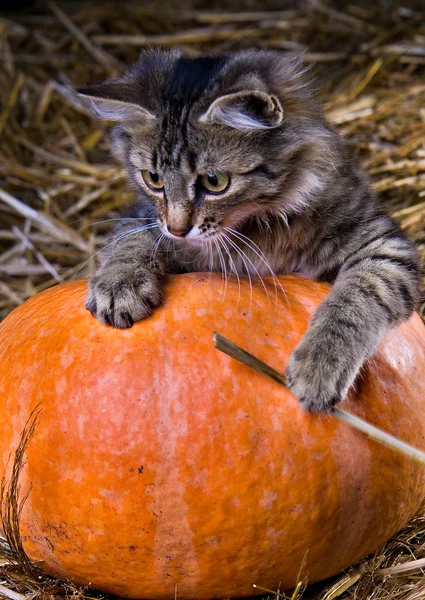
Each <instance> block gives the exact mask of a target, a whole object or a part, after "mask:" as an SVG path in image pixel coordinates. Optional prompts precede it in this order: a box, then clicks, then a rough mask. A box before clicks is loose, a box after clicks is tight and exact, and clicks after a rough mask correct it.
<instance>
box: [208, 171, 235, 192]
mask: <svg viewBox="0 0 425 600" xmlns="http://www.w3.org/2000/svg"><path fill="white" fill-rule="evenodd" d="M201 183H202V185H203V186H204V188H205V189H206V190H208V191H209V192H212V193H213V194H214V193H215V194H220V193H221V192H224V191H225V190H227V188H228V187H229V185H230V177H229V176H228V175H226V173H221V172H220V171H215V172H212V173H205V174H204V175H201Z"/></svg>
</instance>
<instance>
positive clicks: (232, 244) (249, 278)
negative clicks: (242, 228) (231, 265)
mask: <svg viewBox="0 0 425 600" xmlns="http://www.w3.org/2000/svg"><path fill="white" fill-rule="evenodd" d="M220 235H222V236H223V237H225V238H226V239H227V241H228V243H229V244H230V245H231V246H232V248H233V249H234V250H236V252H237V254H238V256H239V258H240V259H241V260H242V264H243V266H244V267H245V271H246V274H247V276H248V280H249V291H250V300H249V310H250V311H251V310H252V293H253V290H252V278H251V273H250V272H249V267H248V265H247V264H246V261H245V258H248V257H247V256H246V254H245V253H244V252H243V251H242V250H241V249H240V248H239V246H237V245H236V244H235V243H234V242H233V241H232V240H231V239H230V238H229V237H228V236H227V235H226V234H225V233H221V234H220Z"/></svg>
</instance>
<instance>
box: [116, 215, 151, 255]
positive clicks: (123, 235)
mask: <svg viewBox="0 0 425 600" xmlns="http://www.w3.org/2000/svg"><path fill="white" fill-rule="evenodd" d="M156 227H158V225H155V224H153V223H149V224H148V225H142V227H136V228H135V229H130V231H126V232H124V233H122V234H121V235H120V236H119V237H118V238H117V239H116V240H115V241H114V242H112V243H113V246H112V256H113V257H114V258H115V260H116V261H117V262H121V261H120V260H119V259H118V258H117V257H116V256H115V246H116V245H117V244H118V242H120V241H121V240H123V239H125V238H128V237H130V236H131V235H135V234H136V233H140V232H142V231H146V230H149V229H155V228H156Z"/></svg>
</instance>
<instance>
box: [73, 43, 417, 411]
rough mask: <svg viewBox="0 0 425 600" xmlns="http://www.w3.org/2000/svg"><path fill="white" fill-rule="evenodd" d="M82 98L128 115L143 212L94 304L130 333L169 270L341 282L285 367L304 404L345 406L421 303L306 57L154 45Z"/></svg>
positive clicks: (122, 117) (122, 119)
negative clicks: (383, 343) (200, 52)
mask: <svg viewBox="0 0 425 600" xmlns="http://www.w3.org/2000/svg"><path fill="white" fill-rule="evenodd" d="M80 93H81V95H82V96H83V97H84V98H85V99H86V101H87V102H88V103H89V104H90V105H91V107H92V108H93V110H94V111H95V112H96V114H97V115H98V116H99V117H100V118H102V119H108V120H114V121H116V122H117V126H116V128H115V130H114V135H113V142H114V143H113V147H114V152H115V155H116V156H118V157H119V158H120V159H121V161H122V162H123V163H124V165H125V166H126V169H127V172H128V175H129V177H130V180H131V181H132V182H133V183H134V185H135V186H136V188H137V203H136V206H135V209H134V213H133V215H132V217H137V218H140V219H141V220H140V221H136V223H137V224H138V225H139V224H141V226H140V227H136V228H135V227H134V223H135V221H134V219H133V220H131V219H129V220H128V222H127V225H126V226H123V228H122V232H123V233H122V235H121V236H120V237H119V241H118V243H116V245H115V247H114V251H113V253H110V254H109V256H108V257H107V258H106V260H104V262H103V264H102V265H101V266H100V267H99V268H98V270H97V271H96V273H95V274H94V276H93V277H92V279H91V281H90V285H89V294H88V298H87V302H86V306H87V308H88V310H89V311H90V312H91V313H92V314H93V315H94V316H95V317H97V318H98V319H100V320H101V321H102V322H103V323H106V324H108V325H112V326H113V327H119V328H126V327H131V325H132V324H133V323H134V322H135V321H139V320H141V319H144V318H146V317H147V316H149V315H150V314H151V313H152V311H153V310H154V309H155V307H157V306H158V305H159V304H160V303H161V300H162V288H163V284H164V279H165V276H166V274H167V273H182V272H188V271H209V270H210V269H212V270H214V271H227V273H230V272H237V273H238V274H240V275H246V274H248V273H249V274H250V276H254V277H255V276H258V274H260V275H270V270H272V271H273V272H274V273H298V274H301V275H304V276H307V277H311V278H314V279H317V280H320V281H327V282H332V283H334V286H333V289H332V291H331V293H330V294H329V296H328V297H327V298H326V299H325V300H324V302H323V303H322V304H321V305H320V306H319V308H318V309H317V310H316V313H315V314H314V316H313V318H312V319H311V322H310V325H309V327H308V330H307V332H306V333H305V335H304V336H303V338H302V340H301V342H300V344H299V346H298V347H297V348H296V350H295V351H294V353H293V354H292V357H291V359H290V362H289V365H288V366H287V371H286V375H287V378H288V382H289V385H290V388H291V390H292V392H293V393H294V394H295V395H296V396H298V398H299V400H300V401H301V404H302V405H303V406H304V407H305V408H307V409H310V410H313V411H327V410H329V409H330V408H331V407H333V406H334V405H335V404H336V403H337V402H339V401H340V400H342V399H343V398H344V396H345V395H346V394H347V391H348V389H349V387H350V386H351V385H352V384H353V382H354V380H355V378H356V375H357V374H358V372H359V369H360V368H361V366H362V364H363V363H364V361H365V359H366V358H367V357H368V356H370V355H371V354H372V353H373V352H374V350H375V348H376V346H377V344H378V342H379V341H380V339H381V338H382V337H383V336H384V335H385V333H387V331H388V330H389V329H390V328H392V327H394V326H396V325H397V324H398V323H400V322H401V321H403V320H405V319H407V318H408V317H409V316H410V314H411V313H412V311H413V310H414V307H415V302H416V301H417V298H418V282H419V274H418V259H417V255H416V252H415V249H414V248H413V246H412V244H411V243H410V242H408V241H407V240H406V238H405V237H404V235H403V234H402V233H401V231H400V230H399V229H398V227H397V226H396V225H395V224H394V223H393V222H392V221H391V220H390V218H389V217H388V216H386V215H385V214H384V212H383V210H382V208H381V207H380V205H379V203H378V201H377V199H376V198H375V197H374V196H373V194H372V193H371V191H370V189H369V187H368V183H367V181H366V178H365V176H364V174H363V173H362V171H361V170H360V169H359V167H358V166H357V164H356V163H355V162H353V160H352V159H350V158H348V157H347V154H346V151H345V149H344V146H343V143H342V141H341V139H340V137H339V136H338V135H337V134H336V133H335V132H334V131H333V130H332V128H331V126H330V125H329V123H327V121H326V120H325V119H324V117H323V115H322V113H321V110H320V107H319V105H318V104H317V102H316V100H315V99H314V96H313V94H312V91H311V88H310V86H309V83H308V81H307V80H306V76H305V72H304V69H303V67H302V65H301V63H300V61H299V60H298V59H297V58H294V57H288V56H286V55H284V54H280V53H278V52H271V51H263V50H249V51H242V52H236V53H229V54H224V55H204V56H195V57H194V56H192V55H188V54H186V53H184V52H182V51H180V50H173V51H161V50H150V51H148V52H146V53H144V54H143V55H142V57H141V58H140V60H139V62H138V63H137V64H135V65H134V66H133V67H132V68H131V69H130V70H129V71H128V72H127V73H126V74H124V75H123V76H122V77H120V78H117V79H110V80H108V81H105V82H103V83H99V84H93V85H89V86H87V87H86V88H84V89H82V90H80ZM143 219H144V220H143ZM164 240H165V241H166V243H165V244H164V243H163V241H164ZM164 248H166V249H167V252H165V251H164Z"/></svg>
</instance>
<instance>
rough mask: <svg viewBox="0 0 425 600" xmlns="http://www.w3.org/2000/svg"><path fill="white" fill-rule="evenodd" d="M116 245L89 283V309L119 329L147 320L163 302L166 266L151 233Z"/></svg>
mask: <svg viewBox="0 0 425 600" xmlns="http://www.w3.org/2000/svg"><path fill="white" fill-rule="evenodd" d="M124 236H125V232H124V231H123V237H122V238H121V239H119V240H118V241H117V243H116V244H115V247H114V249H113V251H112V252H110V254H109V256H108V257H107V258H106V260H105V262H104V263H103V264H102V265H101V266H100V267H99V268H98V269H97V271H96V272H95V274H94V275H93V277H92V278H91V279H90V282H89V293H88V296H87V300H86V308H87V309H88V310H89V311H90V312H91V314H92V315H93V316H94V317H96V318H97V319H99V320H100V321H102V323H105V324H106V325H112V326H113V327H118V328H120V329H125V328H127V327H131V326H132V325H133V323H134V322H135V321H141V320H142V319H145V318H146V317H148V316H149V315H150V314H151V313H152V311H153V309H154V308H155V307H156V306H158V305H159V304H160V303H161V301H162V289H163V282H164V277H165V265H164V262H163V260H162V257H161V255H160V252H156V256H155V260H152V259H153V253H154V251H156V249H155V247H154V244H155V237H154V236H153V235H152V233H151V232H150V231H143V232H139V233H134V234H131V235H128V237H124Z"/></svg>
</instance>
